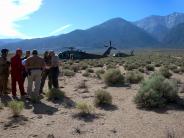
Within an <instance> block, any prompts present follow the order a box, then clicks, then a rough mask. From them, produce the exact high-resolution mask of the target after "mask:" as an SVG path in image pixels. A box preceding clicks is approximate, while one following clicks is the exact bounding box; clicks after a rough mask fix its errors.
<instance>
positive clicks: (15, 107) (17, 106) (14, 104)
mask: <svg viewBox="0 0 184 138" xmlns="http://www.w3.org/2000/svg"><path fill="white" fill-rule="evenodd" d="M8 107H9V108H10V109H11V111H12V114H13V116H14V117H17V116H19V115H20V113H21V112H22V110H23V109H24V103H23V102H21V101H11V102H9V103H8Z"/></svg>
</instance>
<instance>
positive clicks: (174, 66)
mask: <svg viewBox="0 0 184 138" xmlns="http://www.w3.org/2000/svg"><path fill="white" fill-rule="evenodd" d="M168 68H169V69H170V70H172V71H173V70H175V69H177V68H178V67H177V66H176V65H169V66H168Z"/></svg>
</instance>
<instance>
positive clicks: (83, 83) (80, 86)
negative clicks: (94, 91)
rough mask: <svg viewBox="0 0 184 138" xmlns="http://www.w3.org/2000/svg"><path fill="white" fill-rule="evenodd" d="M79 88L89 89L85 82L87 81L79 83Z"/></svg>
mask: <svg viewBox="0 0 184 138" xmlns="http://www.w3.org/2000/svg"><path fill="white" fill-rule="evenodd" d="M78 88H79V89H85V88H87V86H86V82H85V81H81V82H80V83H79V86H78Z"/></svg>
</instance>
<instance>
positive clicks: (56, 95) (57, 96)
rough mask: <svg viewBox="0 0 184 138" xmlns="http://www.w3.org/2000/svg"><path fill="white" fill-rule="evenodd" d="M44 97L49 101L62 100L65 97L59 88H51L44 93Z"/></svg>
mask: <svg viewBox="0 0 184 138" xmlns="http://www.w3.org/2000/svg"><path fill="white" fill-rule="evenodd" d="M46 97H47V99H48V100H50V101H54V100H63V99H64V97H65V93H64V92H63V91H61V90H59V89H56V88H52V89H51V90H49V91H48V92H47V93H46Z"/></svg>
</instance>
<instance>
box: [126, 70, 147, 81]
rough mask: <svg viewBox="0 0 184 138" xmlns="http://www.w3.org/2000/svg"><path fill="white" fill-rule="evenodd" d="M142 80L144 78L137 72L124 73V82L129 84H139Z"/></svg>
mask: <svg viewBox="0 0 184 138" xmlns="http://www.w3.org/2000/svg"><path fill="white" fill-rule="evenodd" d="M143 79H144V76H143V74H142V73H140V72H139V71H129V72H127V73H126V80H127V82H129V83H135V84H136V83H139V82H141V81H142V80H143Z"/></svg>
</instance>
